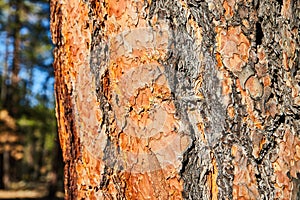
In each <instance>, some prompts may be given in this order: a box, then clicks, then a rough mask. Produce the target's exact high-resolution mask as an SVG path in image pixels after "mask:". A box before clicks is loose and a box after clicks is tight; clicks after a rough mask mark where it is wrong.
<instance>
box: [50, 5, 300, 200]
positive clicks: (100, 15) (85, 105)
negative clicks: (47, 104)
mask: <svg viewBox="0 0 300 200" xmlns="http://www.w3.org/2000/svg"><path fill="white" fill-rule="evenodd" d="M51 13H52V14H51V32H52V38H53V42H54V44H55V45H56V48H55V51H54V56H55V61H54V68H55V78H56V84H55V90H56V101H57V119H58V126H59V134H60V144H61V146H62V150H63V158H64V162H65V192H66V199H84V198H88V199H193V200H194V199H297V198H298V199H299V198H300V194H299V187H300V181H299V180H300V179H299V178H300V175H299V174H300V138H299V133H300V118H299V106H300V97H299V92H300V85H299V81H300V70H299V39H300V38H299V32H298V31H299V21H300V19H299V16H300V2H299V1H290V0H283V1H275V0H261V1H259V0H252V1H251V0H250V1H241V0H237V1H232V0H227V1H222V0H217V1H212V0H205V1H204V0H203V1H197V0H187V1H168V0H144V1H141V0H140V1H138V0H136V1H129V0H111V1H105V0H100V1H94V0H85V1H79V0H70V1H64V0H60V1H58V0H57V1H55V0H52V1H51Z"/></svg>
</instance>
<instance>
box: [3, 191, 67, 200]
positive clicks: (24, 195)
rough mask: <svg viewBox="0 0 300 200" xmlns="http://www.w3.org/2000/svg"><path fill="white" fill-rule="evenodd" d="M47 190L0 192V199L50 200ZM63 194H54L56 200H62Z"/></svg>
mask: <svg viewBox="0 0 300 200" xmlns="http://www.w3.org/2000/svg"><path fill="white" fill-rule="evenodd" d="M47 196H48V191H47V190H40V189H36V190H0V199H1V200H3V199H9V200H12V199H35V200H48V199H49V200H50V198H49V197H47ZM63 197H64V194H63V193H62V192H56V195H55V198H51V199H56V200H61V199H63Z"/></svg>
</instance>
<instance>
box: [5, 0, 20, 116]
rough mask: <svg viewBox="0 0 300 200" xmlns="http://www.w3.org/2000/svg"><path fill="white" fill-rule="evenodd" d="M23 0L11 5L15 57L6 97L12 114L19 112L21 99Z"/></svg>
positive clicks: (12, 2)
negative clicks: (12, 9)
mask: <svg viewBox="0 0 300 200" xmlns="http://www.w3.org/2000/svg"><path fill="white" fill-rule="evenodd" d="M22 4H23V2H22V1H16V0H13V1H11V6H12V7H13V8H14V13H13V15H12V17H13V19H14V20H13V24H12V25H11V26H12V30H11V31H12V32H11V36H12V38H13V57H12V68H11V86H10V87H9V91H8V94H7V95H8V97H7V99H6V102H5V103H6V104H5V105H6V107H7V108H8V109H9V112H10V113H11V114H12V116H15V115H16V114H17V113H18V104H19V100H20V94H19V86H18V84H19V82H20V79H19V72H20V59H21V54H20V51H21V33H20V31H21V28H22V23H21V11H22Z"/></svg>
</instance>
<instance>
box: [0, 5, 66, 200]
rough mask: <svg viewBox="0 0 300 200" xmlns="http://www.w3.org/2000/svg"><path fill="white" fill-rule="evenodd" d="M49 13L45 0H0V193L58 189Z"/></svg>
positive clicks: (30, 194)
mask: <svg viewBox="0 0 300 200" xmlns="http://www.w3.org/2000/svg"><path fill="white" fill-rule="evenodd" d="M49 13H50V11H49V1H46V0H10V1H9V0H0V199H14V198H15V199H17V198H18V199H24V198H28V199H33V198H37V197H39V198H42V197H43V198H46V197H47V198H48V199H54V198H55V195H56V196H57V194H59V192H58V191H63V172H62V169H63V164H62V158H61V153H60V149H59V145H58V136H57V127H56V119H55V105H54V104H55V100H54V91H53V84H54V78H53V76H54V73H53V68H52V61H53V58H52V49H53V46H52V43H51V35H50V31H49V26H50V24H49ZM58 196H59V195H58ZM61 196H62V193H61Z"/></svg>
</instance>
